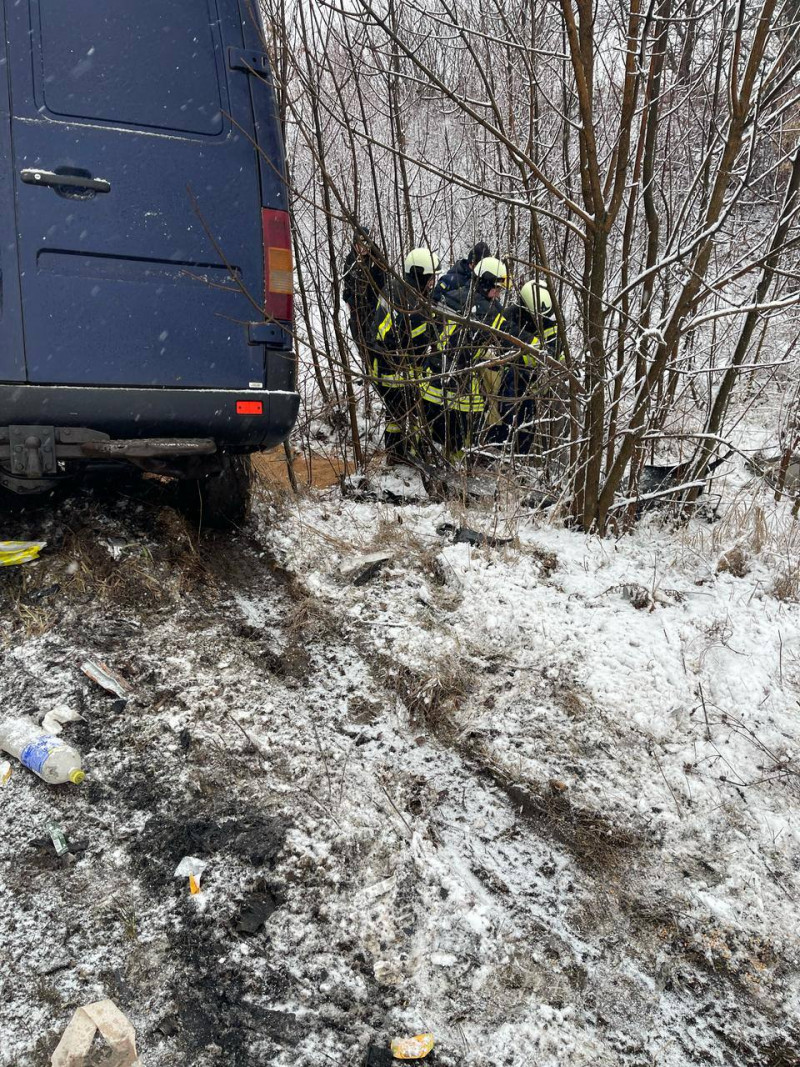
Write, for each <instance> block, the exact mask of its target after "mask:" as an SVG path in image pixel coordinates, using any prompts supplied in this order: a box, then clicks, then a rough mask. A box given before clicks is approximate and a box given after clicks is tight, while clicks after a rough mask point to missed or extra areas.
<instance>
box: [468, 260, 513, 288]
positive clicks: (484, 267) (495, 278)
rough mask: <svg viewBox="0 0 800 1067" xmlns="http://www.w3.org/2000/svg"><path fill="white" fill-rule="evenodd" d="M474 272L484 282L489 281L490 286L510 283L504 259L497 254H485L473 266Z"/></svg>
mask: <svg viewBox="0 0 800 1067" xmlns="http://www.w3.org/2000/svg"><path fill="white" fill-rule="evenodd" d="M472 273H473V274H474V275H475V277H476V278H477V279H478V280H479V281H482V282H489V288H490V289H492V288H494V286H497V285H502V286H506V285H508V271H507V270H506V265H505V263H504V262H503V261H502V259H497V257H496V256H485V257H484V258H483V259H481V260H480V261H479V262H478V263H476V264H475V266H474V267H473V268H472Z"/></svg>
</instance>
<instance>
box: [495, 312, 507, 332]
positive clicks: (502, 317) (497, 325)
mask: <svg viewBox="0 0 800 1067" xmlns="http://www.w3.org/2000/svg"><path fill="white" fill-rule="evenodd" d="M505 321H506V317H505V315H504V314H503V313H502V311H501V312H500V314H499V315H497V316H495V320H494V322H493V323H492V329H493V330H499V329H500V327H501V326H502V324H503V323H504V322H505Z"/></svg>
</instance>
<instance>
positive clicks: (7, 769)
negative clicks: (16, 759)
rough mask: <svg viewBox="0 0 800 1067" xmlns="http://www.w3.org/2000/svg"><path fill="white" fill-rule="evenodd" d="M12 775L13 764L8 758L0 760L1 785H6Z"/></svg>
mask: <svg viewBox="0 0 800 1067" xmlns="http://www.w3.org/2000/svg"><path fill="white" fill-rule="evenodd" d="M10 777H11V764H10V763H9V762H8V760H7V759H4V760H3V761H2V762H0V785H5V784H6V783H7V782H8V780H9V778H10Z"/></svg>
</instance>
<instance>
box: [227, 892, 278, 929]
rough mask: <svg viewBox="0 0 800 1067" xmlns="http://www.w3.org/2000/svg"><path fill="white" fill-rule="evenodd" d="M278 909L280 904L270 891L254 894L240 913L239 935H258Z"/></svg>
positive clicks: (236, 927) (237, 923)
mask: <svg viewBox="0 0 800 1067" xmlns="http://www.w3.org/2000/svg"><path fill="white" fill-rule="evenodd" d="M277 907H278V903H277V901H276V900H275V898H274V897H273V895H272V893H270V892H269V890H266V891H264V892H261V893H253V894H252V895H251V896H250V897H249V898H248V899H247V901H246V902H245V904H244V907H243V908H242V910H241V911H240V912H239V917H238V918H237V920H236V924H235V929H236V932H237V934H257V933H258V931H259V930H260V929H261V927H262V926H263V925H264V923H265V922H266V921H267V919H268V918H269V917H270V915H272V913H273V912H274V911H275V909H276V908H277Z"/></svg>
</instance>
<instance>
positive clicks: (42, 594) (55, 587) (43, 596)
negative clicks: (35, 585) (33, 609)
mask: <svg viewBox="0 0 800 1067" xmlns="http://www.w3.org/2000/svg"><path fill="white" fill-rule="evenodd" d="M60 589H61V583H60V582H53V584H52V585H46V586H44V588H43V589H32V590H31V591H30V593H26V594H25V596H24V597H22V600H23V602H24V603H26V604H36V603H38V601H40V600H47V599H48V597H51V596H55V595H56V593H58V592H59V590H60Z"/></svg>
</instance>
